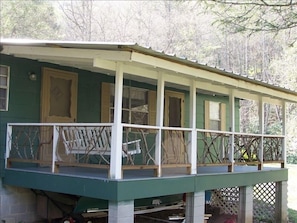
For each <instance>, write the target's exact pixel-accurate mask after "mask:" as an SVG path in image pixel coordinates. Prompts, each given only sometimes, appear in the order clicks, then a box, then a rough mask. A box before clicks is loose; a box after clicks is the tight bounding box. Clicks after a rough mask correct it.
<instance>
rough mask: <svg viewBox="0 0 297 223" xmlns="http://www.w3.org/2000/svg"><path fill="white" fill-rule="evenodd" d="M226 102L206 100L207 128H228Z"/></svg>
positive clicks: (221, 129)
mask: <svg viewBox="0 0 297 223" xmlns="http://www.w3.org/2000/svg"><path fill="white" fill-rule="evenodd" d="M225 119H226V106H225V104H224V103H220V102H214V101H205V129H209V130H218V131H223V130H225V128H226V120H225Z"/></svg>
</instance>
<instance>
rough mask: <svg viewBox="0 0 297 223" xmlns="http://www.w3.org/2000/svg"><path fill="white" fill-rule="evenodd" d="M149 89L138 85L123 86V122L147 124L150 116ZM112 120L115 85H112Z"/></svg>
mask: <svg viewBox="0 0 297 223" xmlns="http://www.w3.org/2000/svg"><path fill="white" fill-rule="evenodd" d="M148 92H149V91H148V90H146V89H142V88H136V87H127V86H124V88H123V104H122V122H123V123H131V124H141V125H147V124H148V118H149V110H148V109H149V108H148ZM109 104H110V121H111V122H112V121H113V114H114V85H113V84H111V85H110V101H109Z"/></svg>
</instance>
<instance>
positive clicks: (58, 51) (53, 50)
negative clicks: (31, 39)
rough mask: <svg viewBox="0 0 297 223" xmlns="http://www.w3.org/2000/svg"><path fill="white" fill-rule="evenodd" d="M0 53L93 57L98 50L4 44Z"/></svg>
mask: <svg viewBox="0 0 297 223" xmlns="http://www.w3.org/2000/svg"><path fill="white" fill-rule="evenodd" d="M2 53H4V54H8V55H15V54H17V55H32V56H33V55H35V56H52V57H68V58H85V59H93V58H94V57H96V54H98V50H90V49H72V48H58V47H36V46H34V47H33V46H29V47H28V46H6V45H4V48H3V50H2Z"/></svg>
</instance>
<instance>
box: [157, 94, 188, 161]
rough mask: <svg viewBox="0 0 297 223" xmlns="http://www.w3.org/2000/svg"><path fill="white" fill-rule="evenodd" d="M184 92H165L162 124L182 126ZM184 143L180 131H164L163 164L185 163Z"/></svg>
mask: <svg viewBox="0 0 297 223" xmlns="http://www.w3.org/2000/svg"><path fill="white" fill-rule="evenodd" d="M183 110H184V94H183V93H180V92H173V91H166V92H165V110H164V117H165V118H164V124H165V126H168V127H183V123H184V111H183ZM185 149H186V148H185V144H184V134H183V132H182V131H165V139H164V148H163V161H164V164H176V163H178V164H180V163H185Z"/></svg>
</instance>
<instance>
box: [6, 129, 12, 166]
mask: <svg viewBox="0 0 297 223" xmlns="http://www.w3.org/2000/svg"><path fill="white" fill-rule="evenodd" d="M11 143H12V126H11V125H9V124H7V130H6V152H5V168H7V167H8V166H7V165H8V163H7V159H8V158H9V154H10V151H11Z"/></svg>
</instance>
